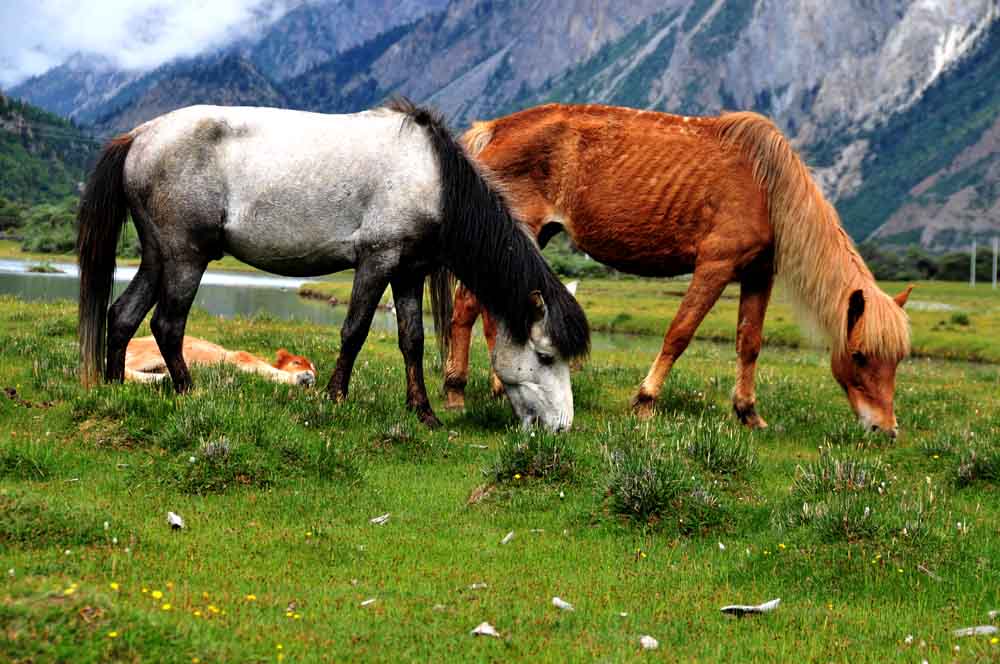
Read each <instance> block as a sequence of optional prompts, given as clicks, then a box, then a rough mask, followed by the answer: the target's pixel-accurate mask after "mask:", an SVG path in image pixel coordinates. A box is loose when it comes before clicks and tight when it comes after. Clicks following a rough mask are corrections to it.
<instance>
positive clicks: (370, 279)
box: [326, 258, 389, 401]
mask: <svg viewBox="0 0 1000 664" xmlns="http://www.w3.org/2000/svg"><path fill="white" fill-rule="evenodd" d="M388 285H389V277H388V275H387V274H386V273H385V270H384V269H383V268H382V266H381V265H380V264H379V261H378V260H377V258H371V259H369V260H368V261H367V262H365V263H362V264H360V265H359V266H358V268H357V271H356V272H355V273H354V285H353V287H352V288H351V304H350V305H349V306H348V308H347V318H346V319H345V320H344V325H343V327H341V328H340V355H339V356H338V357H337V366H336V367H335V368H334V370H333V376H331V377H330V382H329V383H327V386H326V392H327V394H328V395H329V396H330V398H331V399H334V400H336V401H340V400H342V399H344V398H345V397H346V396H347V387H348V384H349V383H350V382H351V372H352V371H353V370H354V361H355V360H356V359H357V357H358V353H360V352H361V346H363V345H364V343H365V339H366V338H367V337H368V330H369V329H370V328H371V326H372V318H373V317H374V316H375V308H376V307H377V306H378V302H379V300H380V299H382V293H384V292H385V287H386V286H388Z"/></svg>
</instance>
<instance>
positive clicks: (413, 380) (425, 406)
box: [391, 275, 441, 427]
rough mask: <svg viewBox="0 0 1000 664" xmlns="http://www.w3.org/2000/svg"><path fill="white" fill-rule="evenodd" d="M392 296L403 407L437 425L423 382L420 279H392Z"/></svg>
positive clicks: (421, 419)
mask: <svg viewBox="0 0 1000 664" xmlns="http://www.w3.org/2000/svg"><path fill="white" fill-rule="evenodd" d="M391 283H392V299H393V301H394V302H395V303H396V326H397V328H398V330H399V350H400V352H401V353H402V354H403V362H404V363H405V365H406V407H407V408H409V409H410V410H412V411H414V412H415V413H416V414H417V417H419V418H420V421H421V422H423V423H424V424H426V425H427V426H429V427H438V426H441V421H440V420H438V418H437V416H435V415H434V411H433V410H432V409H431V403H430V401H429V400H428V399H427V387H426V386H425V385H424V317H423V297H424V278H423V276H422V275H404V276H398V277H395V278H394V279H393V280H392V282H391Z"/></svg>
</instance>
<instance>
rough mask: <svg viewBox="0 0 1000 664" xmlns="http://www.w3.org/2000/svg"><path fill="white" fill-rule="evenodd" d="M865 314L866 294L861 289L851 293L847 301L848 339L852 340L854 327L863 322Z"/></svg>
mask: <svg viewBox="0 0 1000 664" xmlns="http://www.w3.org/2000/svg"><path fill="white" fill-rule="evenodd" d="M864 313H865V294H864V292H863V291H862V290H861V289H858V290H856V291H854V292H853V293H851V297H850V299H848V301H847V338H848V339H850V338H851V333H852V332H854V326H855V325H857V324H858V321H859V320H861V316H862V315H864Z"/></svg>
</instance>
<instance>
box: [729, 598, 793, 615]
mask: <svg viewBox="0 0 1000 664" xmlns="http://www.w3.org/2000/svg"><path fill="white" fill-rule="evenodd" d="M779 604H781V598H778V599H772V600H771V601H770V602H764V603H763V604H730V605H729V606H724V607H722V608H721V609H719V610H720V611H722V612H723V613H725V614H728V615H731V616H736V617H737V618H742V617H743V616H745V615H750V614H754V613H768V612H769V611H774V610H775V609H776V608H778V605H779Z"/></svg>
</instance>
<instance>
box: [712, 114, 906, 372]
mask: <svg viewBox="0 0 1000 664" xmlns="http://www.w3.org/2000/svg"><path fill="white" fill-rule="evenodd" d="M717 127H718V132H719V137H720V138H721V139H722V141H723V143H729V144H731V145H734V146H736V147H738V148H739V149H741V150H742V151H743V154H744V155H745V156H746V158H747V159H748V160H749V161H750V163H751V164H752V165H753V172H754V177H755V178H756V180H757V182H759V183H760V185H761V186H762V187H763V188H764V190H765V191H766V192H767V197H768V209H769V214H770V223H771V227H772V228H773V229H774V244H775V272H776V273H777V276H778V277H779V278H780V279H781V281H782V283H783V284H784V285H785V287H786V289H787V290H788V292H789V294H790V295H791V296H792V298H793V300H794V301H795V302H796V304H797V305H798V306H799V307H800V309H801V310H802V311H803V313H806V314H808V315H809V317H810V318H811V319H812V322H814V323H815V324H816V325H817V327H818V328H819V331H820V332H822V333H824V334H825V335H826V336H827V337H828V338H829V340H830V343H831V346H832V347H833V348H834V349H839V350H843V349H845V348H846V343H847V338H846V335H847V325H846V321H847V307H848V300H849V298H848V296H849V295H850V293H851V292H853V291H854V290H862V291H863V292H864V294H865V301H866V304H865V308H866V311H865V313H866V316H867V317H868V320H869V321H870V323H871V324H870V325H866V326H865V335H866V338H865V339H864V340H862V346H863V347H864V348H866V349H871V350H872V351H873V352H876V353H878V354H880V355H883V354H884V355H886V356H896V357H897V358H898V357H899V356H901V355H905V354H906V353H907V352H908V350H909V343H910V342H909V334H910V332H909V323H908V322H907V320H906V315H905V314H904V313H903V310H902V308H900V307H899V306H897V305H895V304H894V303H893V301H892V299H891V298H889V297H888V296H887V295H886V294H885V293H883V292H882V291H881V290H880V289H879V288H878V286H877V285H876V284H875V278H874V277H873V276H872V273H871V271H870V270H869V269H868V266H866V265H865V262H864V260H863V259H862V258H861V255H860V254H859V253H858V251H857V249H856V248H855V246H854V242H853V241H852V240H851V238H850V236H848V235H847V232H846V231H845V230H844V228H843V226H842V225H841V223H840V216H839V215H838V214H837V210H836V209H835V208H834V207H833V205H831V204H830V202H829V201H827V200H826V197H824V196H823V192H822V191H821V190H820V188H819V186H818V185H817V184H816V182H815V181H814V180H813V178H812V175H810V173H809V169H808V168H807V167H806V165H805V164H804V163H803V161H802V159H800V158H799V155H798V154H797V153H796V152H795V150H794V149H793V148H792V146H791V144H790V143H789V142H788V139H786V138H785V136H784V135H783V134H782V133H781V130H779V129H778V128H777V127H776V126H775V125H774V123H772V122H771V121H770V120H768V119H767V118H765V117H763V116H761V115H758V114H756V113H750V112H741V113H727V114H725V115H722V116H721V117H719V119H718V125H717Z"/></svg>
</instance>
